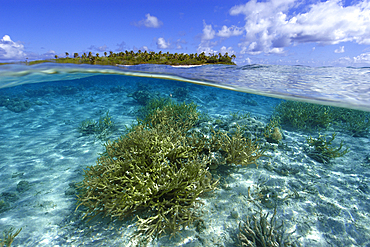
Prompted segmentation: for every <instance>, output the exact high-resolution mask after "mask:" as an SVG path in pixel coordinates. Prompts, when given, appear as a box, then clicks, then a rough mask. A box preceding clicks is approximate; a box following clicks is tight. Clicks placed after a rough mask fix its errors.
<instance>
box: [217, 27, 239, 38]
mask: <svg viewBox="0 0 370 247" xmlns="http://www.w3.org/2000/svg"><path fill="white" fill-rule="evenodd" d="M242 33H243V29H242V28H240V27H237V26H234V25H233V26H231V27H227V26H225V25H224V26H222V28H221V30H219V31H218V32H217V36H220V37H223V38H229V37H231V36H238V35H241V34H242Z"/></svg>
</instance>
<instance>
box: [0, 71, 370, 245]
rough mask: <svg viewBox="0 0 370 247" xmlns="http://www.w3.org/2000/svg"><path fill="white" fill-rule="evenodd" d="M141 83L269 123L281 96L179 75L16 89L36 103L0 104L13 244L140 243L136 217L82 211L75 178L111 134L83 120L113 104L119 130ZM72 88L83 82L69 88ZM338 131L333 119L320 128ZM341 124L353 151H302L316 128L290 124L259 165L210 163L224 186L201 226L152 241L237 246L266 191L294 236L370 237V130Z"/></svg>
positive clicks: (4, 222) (357, 241) (2, 214)
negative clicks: (102, 134)
mask: <svg viewBox="0 0 370 247" xmlns="http://www.w3.org/2000/svg"><path fill="white" fill-rule="evenodd" d="M104 78H106V81H104V80H103V79H104ZM102 81H104V83H102ZM108 81H109V83H107V82H108ZM143 85H144V88H146V89H147V90H149V91H150V92H152V93H153V94H155V95H157V96H161V97H169V96H170V95H172V96H173V95H174V92H175V91H176V88H178V87H182V88H185V89H186V90H187V92H188V93H187V95H186V97H185V98H183V99H182V98H178V99H176V98H175V100H178V101H179V102H182V101H183V100H185V101H186V102H191V101H193V102H194V103H196V104H198V106H199V108H198V109H199V110H200V111H202V112H204V113H207V114H208V115H209V116H210V117H212V118H215V119H222V121H224V122H227V121H229V124H230V125H232V124H234V123H233V121H234V120H233V119H232V118H231V115H230V113H231V112H233V113H236V112H239V113H241V114H243V113H247V112H250V114H251V118H252V119H253V121H255V122H256V123H257V122H259V123H262V124H266V123H268V121H269V117H270V116H271V114H272V112H273V107H274V106H275V105H277V104H278V103H279V102H280V101H279V100H277V99H272V98H265V97H262V96H256V95H248V94H244V93H239V92H232V91H226V90H221V89H217V88H211V87H205V86H197V85H192V84H185V83H181V82H173V81H168V80H166V81H163V80H150V79H138V78H129V77H119V76H106V77H92V78H86V79H81V80H75V81H72V82H63V83H59V84H58V83H43V84H36V85H26V86H21V87H20V88H19V89H15V90H14V92H15V93H17V94H19V95H18V97H23V98H24V99H25V100H28V101H29V102H31V103H32V107H31V108H30V109H28V110H27V111H24V112H20V113H15V112H12V111H10V110H8V109H7V108H6V107H0V140H1V141H0V171H1V172H0V193H1V194H0V196H1V197H0V201H1V200H3V201H4V202H5V203H6V205H5V206H4V207H3V208H2V209H1V211H0V230H6V229H9V228H10V227H13V228H14V229H19V228H22V231H21V232H20V234H19V235H18V236H17V237H16V238H15V240H14V246H84V245H86V246H135V243H134V242H132V241H130V238H129V236H130V234H132V233H133V232H134V230H135V226H134V222H133V221H127V222H125V221H118V220H111V219H109V218H104V219H101V218H98V217H97V218H95V219H94V220H92V221H90V222H86V220H82V219H81V213H80V212H76V211H75V208H76V197H75V196H74V192H75V190H74V183H76V182H80V181H82V179H83V169H84V168H86V167H87V166H90V165H93V164H95V163H96V159H97V157H98V156H99V153H101V152H103V151H104V147H103V145H102V144H103V143H104V142H103V141H101V140H99V139H97V138H96V137H95V136H93V135H88V136H84V135H81V133H80V132H79V131H78V126H79V124H80V123H81V122H82V121H83V120H85V119H87V118H89V119H95V120H98V119H99V117H100V116H102V115H103V114H105V113H106V112H107V111H108V110H109V114H110V115H111V116H112V120H113V121H114V122H115V124H116V127H117V131H115V132H114V133H112V134H111V136H110V139H116V138H118V137H119V136H120V134H121V133H122V132H123V131H124V129H125V128H126V127H128V126H130V125H131V124H132V123H133V122H135V119H136V114H137V110H138V109H139V107H140V105H139V104H138V103H137V102H136V101H135V100H134V99H133V98H132V97H129V95H130V94H132V93H133V92H134V91H136V90H137V89H138V87H143ZM65 87H76V90H72V91H73V93H71V91H70V90H69V91H68V92H69V93H65V94H63V93H62V92H63V90H61V88H62V89H63V88H65ZM8 90H10V89H8ZM8 92H9V91H7V92H5V93H8ZM0 93H1V92H0ZM234 122H235V121H234ZM333 132H334V129H333V128H329V129H328V130H325V131H322V134H327V135H328V136H330V135H331V133H333ZM335 132H336V133H337V137H336V142H335V144H336V145H339V143H340V140H343V141H344V143H345V145H346V146H347V147H349V148H350V150H351V151H350V152H349V153H348V154H346V155H345V156H343V157H340V158H336V159H334V160H333V161H332V162H331V163H330V164H322V163H319V162H317V161H315V160H313V159H312V158H310V157H309V156H308V155H307V153H306V152H305V149H306V148H308V145H307V141H306V138H307V137H308V136H309V135H313V136H314V135H316V134H317V133H315V132H311V133H310V132H303V131H299V130H293V129H284V127H283V135H284V139H283V140H282V142H281V143H280V144H279V145H277V144H274V145H271V148H270V149H268V150H267V152H266V154H267V155H268V156H269V157H267V158H263V159H261V160H260V164H259V166H258V168H257V167H255V166H251V167H242V166H235V167H233V168H232V169H228V168H219V169H218V170H214V171H212V173H214V174H215V175H218V176H221V180H220V186H219V188H218V189H217V190H215V191H214V192H211V193H207V194H206V195H204V196H203V197H202V198H201V199H200V200H201V202H202V203H203V205H202V206H201V207H200V208H199V210H200V211H201V212H202V213H203V217H202V219H203V220H204V228H203V229H201V230H199V229H197V228H195V227H189V228H186V229H184V230H183V231H182V232H181V233H180V234H179V235H177V236H175V237H172V238H170V237H169V236H164V237H162V238H160V239H159V240H155V241H153V242H152V243H150V244H149V246H238V245H237V234H238V225H239V222H240V221H244V220H245V219H246V217H247V216H250V215H252V214H254V213H256V212H259V211H260V210H261V209H262V210H263V212H264V213H267V212H270V215H272V213H273V211H274V208H273V207H272V206H271V204H269V203H267V202H262V201H261V200H260V198H259V194H261V193H262V194H263V193H266V191H268V192H269V193H274V194H275V195H276V196H275V197H274V202H276V204H277V214H276V221H277V223H279V224H278V225H280V224H281V223H282V222H284V229H285V232H286V234H287V235H290V239H291V240H293V241H295V242H296V243H297V245H301V246H370V226H369V222H370V216H369V212H370V199H369V197H370V188H369V181H370V164H369V155H370V152H369V150H370V143H369V137H368V136H367V137H352V136H350V135H349V134H348V133H346V132H345V131H338V130H336V129H335ZM248 189H249V193H248ZM261 191H262V192H261Z"/></svg>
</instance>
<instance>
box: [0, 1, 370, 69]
mask: <svg viewBox="0 0 370 247" xmlns="http://www.w3.org/2000/svg"><path fill="white" fill-rule="evenodd" d="M0 6H1V7H0V62H4V61H17V60H25V59H26V58H28V60H35V59H46V58H54V56H55V55H58V56H60V57H63V56H65V52H68V53H69V54H70V55H73V53H75V52H77V53H79V54H82V53H83V52H90V51H91V52H93V53H99V54H100V56H102V55H103V54H104V52H105V51H106V52H107V53H109V51H113V52H119V51H125V50H135V51H137V50H139V49H140V50H142V51H143V50H148V51H155V52H158V51H162V52H167V51H169V52H171V53H176V52H177V53H188V54H190V53H201V52H205V53H206V54H208V53H219V52H221V53H225V52H228V53H229V54H235V55H236V59H235V62H236V63H237V64H238V65H244V64H287V65H310V66H370V1H369V0H354V1H351V0H346V1H339V0H329V1H325V0H322V1H316V0H307V1H295V0H264V1H256V0H251V1H241V0H223V1H221V0H197V1H195V0H186V1H180V0H152V1H148V0H145V1H144V0H120V1H119V0H0Z"/></svg>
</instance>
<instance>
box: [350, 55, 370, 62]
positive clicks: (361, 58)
mask: <svg viewBox="0 0 370 247" xmlns="http://www.w3.org/2000/svg"><path fill="white" fill-rule="evenodd" d="M353 62H354V63H357V64H370V52H366V53H362V54H360V55H359V56H357V57H354V58H353Z"/></svg>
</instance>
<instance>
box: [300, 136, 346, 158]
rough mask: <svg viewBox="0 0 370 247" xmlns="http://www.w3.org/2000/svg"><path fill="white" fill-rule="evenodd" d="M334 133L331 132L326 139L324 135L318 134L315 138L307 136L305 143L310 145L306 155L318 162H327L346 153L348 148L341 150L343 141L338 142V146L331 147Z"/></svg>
mask: <svg viewBox="0 0 370 247" xmlns="http://www.w3.org/2000/svg"><path fill="white" fill-rule="evenodd" d="M336 135H337V134H336V133H333V134H332V137H331V138H330V139H328V140H327V139H326V136H325V135H320V134H319V137H318V138H317V139H314V138H312V137H311V136H310V137H309V138H307V143H308V145H310V147H311V148H310V149H309V150H308V155H309V156H310V157H311V158H313V159H314V160H316V161H318V162H321V163H327V162H329V161H330V160H331V159H333V158H337V157H342V156H343V155H345V154H346V153H348V152H349V149H348V148H346V149H345V150H341V149H342V147H343V141H341V142H340V144H339V147H331V146H332V145H333V144H332V142H333V141H334V139H335V137H336Z"/></svg>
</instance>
